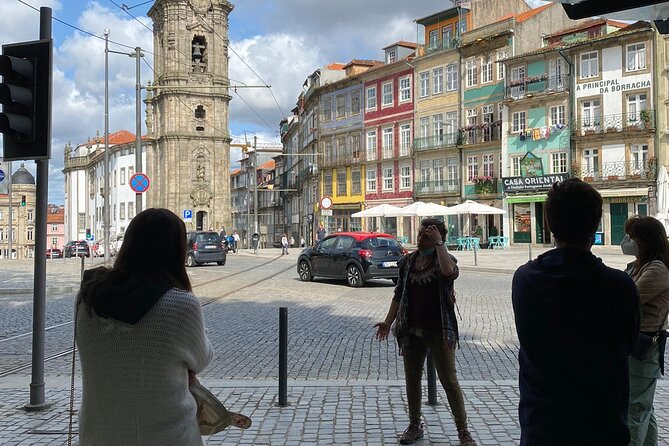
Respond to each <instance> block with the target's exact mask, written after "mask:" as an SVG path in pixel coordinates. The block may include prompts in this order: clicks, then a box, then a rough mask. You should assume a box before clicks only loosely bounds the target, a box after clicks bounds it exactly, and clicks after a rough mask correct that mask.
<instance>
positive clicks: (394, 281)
mask: <svg viewBox="0 0 669 446" xmlns="http://www.w3.org/2000/svg"><path fill="white" fill-rule="evenodd" d="M390 280H392V281H393V283H394V284H395V285H397V281H398V280H399V279H398V278H397V277H393V278H392V279H390Z"/></svg>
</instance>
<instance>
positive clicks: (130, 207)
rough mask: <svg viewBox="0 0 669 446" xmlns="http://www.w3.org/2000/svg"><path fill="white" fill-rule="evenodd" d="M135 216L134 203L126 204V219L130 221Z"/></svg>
mask: <svg viewBox="0 0 669 446" xmlns="http://www.w3.org/2000/svg"><path fill="white" fill-rule="evenodd" d="M134 216H135V203H134V202H132V201H129V202H128V219H131V218H132V217H134Z"/></svg>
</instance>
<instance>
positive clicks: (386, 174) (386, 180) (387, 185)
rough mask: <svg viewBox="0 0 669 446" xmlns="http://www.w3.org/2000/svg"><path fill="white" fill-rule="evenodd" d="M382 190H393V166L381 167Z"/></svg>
mask: <svg viewBox="0 0 669 446" xmlns="http://www.w3.org/2000/svg"><path fill="white" fill-rule="evenodd" d="M383 190H384V191H388V190H393V168H392V167H384V168H383Z"/></svg>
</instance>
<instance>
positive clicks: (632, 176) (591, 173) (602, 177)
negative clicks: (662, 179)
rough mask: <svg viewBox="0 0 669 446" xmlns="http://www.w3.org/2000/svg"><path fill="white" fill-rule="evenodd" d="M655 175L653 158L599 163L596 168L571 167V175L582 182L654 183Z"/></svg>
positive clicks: (655, 168)
mask: <svg viewBox="0 0 669 446" xmlns="http://www.w3.org/2000/svg"><path fill="white" fill-rule="evenodd" d="M656 174H657V163H656V162H655V158H650V159H648V160H643V161H642V160H638V161H619V162H610V163H600V164H599V165H596V166H573V168H572V175H574V176H577V177H579V178H582V179H583V180H584V181H623V180H642V181H654V180H655V177H656Z"/></svg>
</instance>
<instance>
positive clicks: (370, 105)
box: [365, 87, 376, 110]
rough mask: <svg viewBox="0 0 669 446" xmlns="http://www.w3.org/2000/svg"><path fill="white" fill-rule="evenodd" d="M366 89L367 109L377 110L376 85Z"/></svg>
mask: <svg viewBox="0 0 669 446" xmlns="http://www.w3.org/2000/svg"><path fill="white" fill-rule="evenodd" d="M366 91H367V95H366V102H365V109H366V110H376V87H369V88H368V89H367V90H366Z"/></svg>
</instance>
